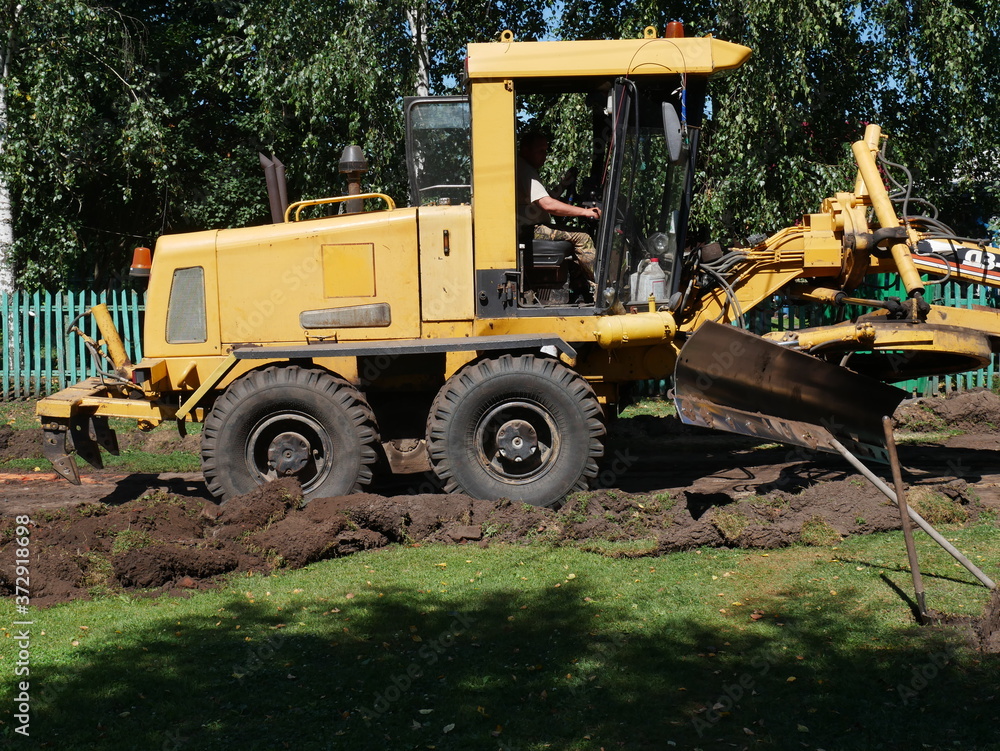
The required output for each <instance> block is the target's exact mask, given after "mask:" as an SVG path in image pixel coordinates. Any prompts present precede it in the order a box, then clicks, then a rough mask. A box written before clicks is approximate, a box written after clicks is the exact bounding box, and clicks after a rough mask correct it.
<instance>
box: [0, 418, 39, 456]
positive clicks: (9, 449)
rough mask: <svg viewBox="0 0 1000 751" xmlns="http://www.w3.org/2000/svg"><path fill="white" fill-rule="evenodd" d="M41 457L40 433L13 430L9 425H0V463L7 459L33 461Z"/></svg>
mask: <svg viewBox="0 0 1000 751" xmlns="http://www.w3.org/2000/svg"><path fill="white" fill-rule="evenodd" d="M41 457H42V431H41V429H39V430H14V429H13V428H12V427H11V426H10V425H0V462H5V461H7V460H8V459H35V458H39V459H40V458H41Z"/></svg>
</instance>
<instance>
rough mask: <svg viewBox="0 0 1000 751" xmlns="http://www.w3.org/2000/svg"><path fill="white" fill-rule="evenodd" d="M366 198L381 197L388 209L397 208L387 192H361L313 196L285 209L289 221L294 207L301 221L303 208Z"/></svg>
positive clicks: (297, 219) (296, 219) (296, 217)
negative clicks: (322, 196)
mask: <svg viewBox="0 0 1000 751" xmlns="http://www.w3.org/2000/svg"><path fill="white" fill-rule="evenodd" d="M366 198H381V199H382V200H383V201H385V203H386V206H388V210H389V211H392V210H393V209H395V208H396V202H395V201H393V200H392V198H390V197H389V196H387V195H386V194H385V193H359V194H357V195H353V196H333V197H332V198H313V199H311V200H308V201H296V202H295V203H292V204H289V206H288V208H287V209H285V221H286V222H288V221H289V216H290V215H291V213H292V209H295V221H299V216H300V215H301V214H302V209H305V208H308V207H309V206H321V205H323V204H327V203H343V202H344V201H353V200H355V199H358V200H364V199H366Z"/></svg>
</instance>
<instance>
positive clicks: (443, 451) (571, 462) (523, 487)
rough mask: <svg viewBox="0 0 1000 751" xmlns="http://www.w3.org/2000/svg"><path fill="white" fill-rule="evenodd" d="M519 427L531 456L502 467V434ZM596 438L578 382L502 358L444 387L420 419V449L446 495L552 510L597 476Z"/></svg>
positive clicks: (556, 369) (542, 360) (589, 393)
mask: <svg viewBox="0 0 1000 751" xmlns="http://www.w3.org/2000/svg"><path fill="white" fill-rule="evenodd" d="M525 424H530V426H531V428H532V429H533V430H534V435H535V437H536V439H537V441H536V446H537V450H536V451H535V452H534V453H532V454H531V455H530V456H522V458H521V460H520V461H518V462H514V461H513V460H512V459H511V458H510V455H508V457H507V458H506V459H504V458H503V457H502V456H501V455H500V446H501V438H502V436H503V435H504V433H505V430H504V428H505V427H508V426H511V425H517V426H524V425H525ZM524 432H527V433H529V434H530V431H524ZM604 433H605V429H604V422H603V412H602V410H601V405H600V404H599V403H598V401H597V397H596V396H595V395H594V391H593V389H592V388H591V387H590V385H589V384H588V383H587V382H586V381H585V380H584V379H583V378H581V377H580V376H579V375H577V374H576V373H574V372H573V371H572V370H570V369H569V368H567V367H566V366H565V365H563V364H562V363H560V362H559V361H558V360H555V359H553V358H550V357H536V356H534V355H521V356H511V355H504V356H502V357H499V358H497V359H490V360H481V361H479V362H476V363H472V364H470V365H468V366H466V367H465V368H463V369H462V370H460V371H459V372H458V373H456V374H455V375H454V376H452V377H451V378H450V379H449V380H448V382H447V383H445V385H444V386H443V387H442V388H441V390H440V391H439V392H438V395H437V396H436V397H435V399H434V403H433V404H432V405H431V410H430V414H429V415H428V418H427V449H428V453H429V454H430V458H431V464H432V465H433V467H434V472H435V473H436V474H437V476H438V477H439V478H440V479H441V481H442V483H443V484H444V487H445V490H447V491H448V492H453V493H465V494H467V495H470V496H473V497H474V498H481V499H484V500H492V501H495V500H499V499H501V498H507V499H509V500H512V501H523V502H527V503H531V504H533V505H535V506H552V505H554V504H556V503H559V502H560V501H562V500H563V499H564V498H565V497H566V495H567V494H569V493H572V492H574V491H577V490H585V489H586V488H587V486H588V483H589V481H590V479H591V478H593V477H596V476H597V470H598V467H597V462H598V460H599V459H600V458H601V456H602V455H603V454H604V441H603V439H604ZM507 435H509V433H507ZM524 443H525V442H524V441H522V446H523V445H524ZM527 443H528V445H530V443H531V441H530V440H529V441H528V442H527ZM507 448H508V449H509V444H508V445H507ZM505 450H506V449H505ZM519 450H520V451H522V452H523V451H524V450H525V449H523V448H521V449H519Z"/></svg>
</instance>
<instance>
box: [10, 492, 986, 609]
mask: <svg viewBox="0 0 1000 751" xmlns="http://www.w3.org/2000/svg"><path fill="white" fill-rule="evenodd" d="M965 490H966V486H965V484H964V483H963V482H961V481H959V482H957V483H956V482H952V483H950V484H948V485H944V486H940V487H936V486H922V488H921V492H922V493H924V494H925V495H926V494H931V495H932V496H933V498H934V499H935V503H936V504H938V506H939V507H940V512H941V513H946V512H948V513H952V515H954V514H956V513H957V512H955V509H961V510H962V513H961V514H958V516H959V517H960V518H965V519H967V518H974V516H975V509H974V508H973V507H974V504H972V503H971V502H970V500H969V498H968V497H967V496H966V493H965ZM928 497H930V496H928ZM949 509H951V511H949ZM969 509H971V511H970V510H969ZM13 521H14V520H13V519H10V520H9V521H8V522H7V524H6V526H4V527H0V594H12V592H13V588H14V587H13V584H14V581H15V580H14V572H13V561H14V560H15V557H16V556H15V555H14V549H13V548H14V546H15V545H16V542H15V540H14V526H13ZM32 525H33V526H32V531H31V550H32V553H33V556H34V558H33V560H32V577H31V581H32V602H33V603H34V604H36V605H40V606H44V605H47V604H52V603H55V602H60V601H64V600H68V599H74V598H85V597H89V596H91V595H94V594H103V593H110V592H118V591H121V590H129V589H139V590H149V589H151V588H158V590H157V591H173V590H177V589H178V588H179V589H181V590H189V589H194V588H199V587H210V586H214V585H215V582H216V581H217V580H218V578H219V577H220V576H222V575H225V574H228V573H231V572H235V571H268V570H273V569H276V568H282V567H286V568H298V567H301V566H305V565H307V564H309V563H312V562H314V561H318V560H322V559H325V558H333V557H338V556H345V555H350V554H352V553H356V552H358V551H362V550H370V549H374V548H380V547H384V546H386V545H389V544H391V543H404V544H412V543H417V542H422V541H427V542H442V543H448V544H463V543H464V544H469V543H477V544H480V545H488V544H490V543H494V542H502V543H511V544H530V543H532V542H544V543H547V544H556V545H567V546H575V547H579V548H581V549H583V550H588V551H592V552H595V553H600V554H603V555H608V556H613V557H639V556H649V555H661V554H664V553H668V552H672V551H678V550H689V549H692V548H697V547H701V546H739V547H758V548H775V547H782V546H785V545H790V544H792V543H797V542H803V543H806V544H817V545H820V544H829V543H831V542H834V541H836V540H838V539H840V538H842V537H844V536H846V535H852V534H860V533H871V532H878V531H884V530H889V529H895V528H898V526H899V516H898V512H897V510H896V508H895V506H894V505H890V504H889V503H888V502H887V501H886V500H885V498H884V497H883V496H882V495H881V494H879V493H878V492H877V491H876V490H875V489H874V488H872V487H871V486H870V485H868V484H867V483H863V482H859V481H858V480H857V479H853V480H840V481H833V482H821V483H818V484H815V485H812V486H810V487H809V488H808V489H806V490H805V491H803V492H801V493H797V494H793V493H790V492H786V491H772V492H770V493H768V494H766V495H753V496H749V497H744V498H742V499H734V498H733V497H731V496H730V495H728V494H726V493H699V492H695V491H692V490H686V491H678V492H677V493H676V494H672V493H669V492H662V491H661V492H656V493H626V492H623V491H620V490H601V491H594V492H589V493H578V494H576V495H574V496H571V497H570V499H569V500H568V502H567V503H566V504H565V505H563V507H562V508H560V509H559V510H556V511H553V510H549V509H540V508H536V507H534V506H530V505H528V504H522V503H512V502H510V501H501V502H498V503H488V502H485V501H478V500H473V499H471V498H469V497H467V496H464V495H456V494H451V495H413V496H394V497H384V496H380V495H374V494H364V493H362V494H357V495H352V496H341V497H336V498H320V499H316V500H314V501H313V502H312V503H310V504H307V505H305V506H303V505H302V491H301V488H300V487H299V485H298V483H297V482H296V481H295V480H294V479H283V480H278V481H275V482H272V483H269V484H267V485H264V486H262V487H260V488H257V489H255V490H253V491H252V492H250V493H247V494H246V495H243V496H239V497H237V498H233V499H232V500H230V501H229V503H227V504H226V505H225V506H224V507H221V509H220V507H219V506H216V505H215V504H214V503H211V502H209V501H205V500H203V499H196V498H190V497H185V496H178V495H173V494H171V493H167V492H163V491H157V492H154V493H148V494H146V495H144V496H142V497H140V498H138V499H135V500H132V501H128V502H126V503H124V504H122V505H120V506H115V507H111V506H105V505H98V504H81V505H78V506H77V507H75V508H72V509H60V510H57V511H55V512H40V513H38V514H36V515H35V516H34V517H33V519H32Z"/></svg>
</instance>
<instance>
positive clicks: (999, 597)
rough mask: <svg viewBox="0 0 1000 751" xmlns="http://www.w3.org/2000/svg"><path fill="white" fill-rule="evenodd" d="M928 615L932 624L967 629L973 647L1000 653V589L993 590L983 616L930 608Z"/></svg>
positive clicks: (981, 650)
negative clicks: (952, 613) (942, 611)
mask: <svg viewBox="0 0 1000 751" xmlns="http://www.w3.org/2000/svg"><path fill="white" fill-rule="evenodd" d="M927 616H928V617H927V620H928V622H929V623H931V624H932V625H935V626H951V627H956V628H959V629H962V630H963V631H965V633H966V636H967V637H968V639H969V644H970V646H972V647H973V649H977V650H979V651H980V652H989V653H991V654H1000V590H993V594H992V595H991V596H990V601H989V602H988V603H987V604H986V608H985V610H984V611H983V614H982V615H981V616H970V615H950V614H948V613H941V612H939V611H937V610H929V611H928V613H927Z"/></svg>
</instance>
